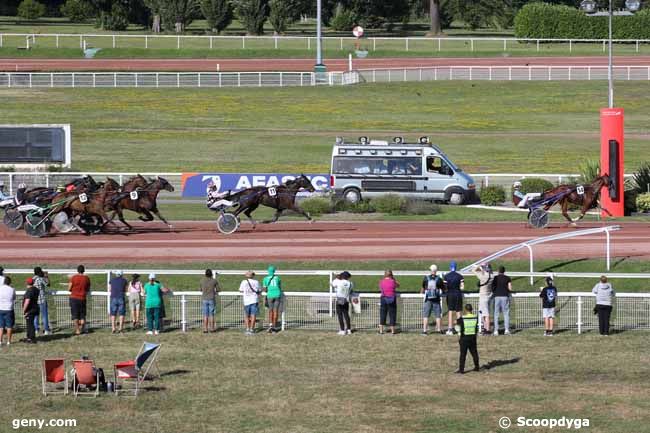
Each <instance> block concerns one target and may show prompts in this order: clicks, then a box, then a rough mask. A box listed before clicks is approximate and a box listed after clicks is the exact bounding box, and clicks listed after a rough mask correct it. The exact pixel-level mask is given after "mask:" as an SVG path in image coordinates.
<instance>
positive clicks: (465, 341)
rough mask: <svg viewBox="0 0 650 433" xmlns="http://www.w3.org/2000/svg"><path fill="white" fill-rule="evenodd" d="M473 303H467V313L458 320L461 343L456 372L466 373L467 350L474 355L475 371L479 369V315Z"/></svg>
mask: <svg viewBox="0 0 650 433" xmlns="http://www.w3.org/2000/svg"><path fill="white" fill-rule="evenodd" d="M473 310H474V309H473V308H472V304H466V305H465V314H463V316H462V317H459V318H458V320H457V321H456V332H458V335H459V338H458V344H459V345H460V359H459V360H458V370H456V373H459V374H465V359H466V358H467V351H469V353H470V354H471V355H472V360H473V361H474V371H479V369H480V367H479V359H478V348H477V347H476V334H478V317H477V316H476V315H475V314H474V312H473Z"/></svg>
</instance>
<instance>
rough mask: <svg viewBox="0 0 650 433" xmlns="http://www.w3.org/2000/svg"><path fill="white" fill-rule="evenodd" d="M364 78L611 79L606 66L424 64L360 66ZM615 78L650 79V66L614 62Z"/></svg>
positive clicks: (375, 80) (390, 80) (370, 80)
mask: <svg viewBox="0 0 650 433" xmlns="http://www.w3.org/2000/svg"><path fill="white" fill-rule="evenodd" d="M357 72H358V73H359V79H360V81H365V82H367V83H399V82H409V81H450V80H465V81H591V80H607V79H608V75H607V74H608V70H607V65H603V66H574V65H572V66H436V67H423V68H385V69H358V70H357ZM614 79H615V80H621V81H647V80H650V66H623V65H616V66H614Z"/></svg>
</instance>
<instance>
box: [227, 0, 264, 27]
mask: <svg viewBox="0 0 650 433" xmlns="http://www.w3.org/2000/svg"><path fill="white" fill-rule="evenodd" d="M235 4H236V6H235V14H237V17H238V18H239V21H240V22H241V23H242V25H243V26H244V28H245V29H246V32H247V33H248V34H249V35H261V34H263V33H264V23H265V22H266V19H267V17H268V15H269V7H268V4H267V1H266V0H238V1H237V2H236V3H235Z"/></svg>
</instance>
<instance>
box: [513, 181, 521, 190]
mask: <svg viewBox="0 0 650 433" xmlns="http://www.w3.org/2000/svg"><path fill="white" fill-rule="evenodd" d="M512 187H513V188H514V189H519V188H521V182H519V181H517V182H515V183H513V184H512Z"/></svg>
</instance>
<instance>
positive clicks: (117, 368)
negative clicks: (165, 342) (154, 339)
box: [113, 342, 160, 396]
mask: <svg viewBox="0 0 650 433" xmlns="http://www.w3.org/2000/svg"><path fill="white" fill-rule="evenodd" d="M159 351H160V344H159V343H146V342H145V343H143V344H142V347H141V348H140V351H139V352H138V355H137V356H136V357H135V359H134V360H131V361H124V362H118V363H117V364H115V365H114V366H113V376H114V377H115V387H114V388H115V394H118V393H119V388H122V392H132V393H133V395H134V396H137V395H138V391H139V390H140V386H141V385H142V382H144V380H145V379H146V378H147V375H148V374H149V371H150V370H152V368H153V369H155V370H156V375H157V376H158V377H160V373H159V372H158V367H157V363H156V358H157V357H158V352H159ZM120 380H121V381H122V382H121V384H120ZM127 381H132V382H134V386H133V387H130V388H125V387H124V385H125V384H126V382H127Z"/></svg>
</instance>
